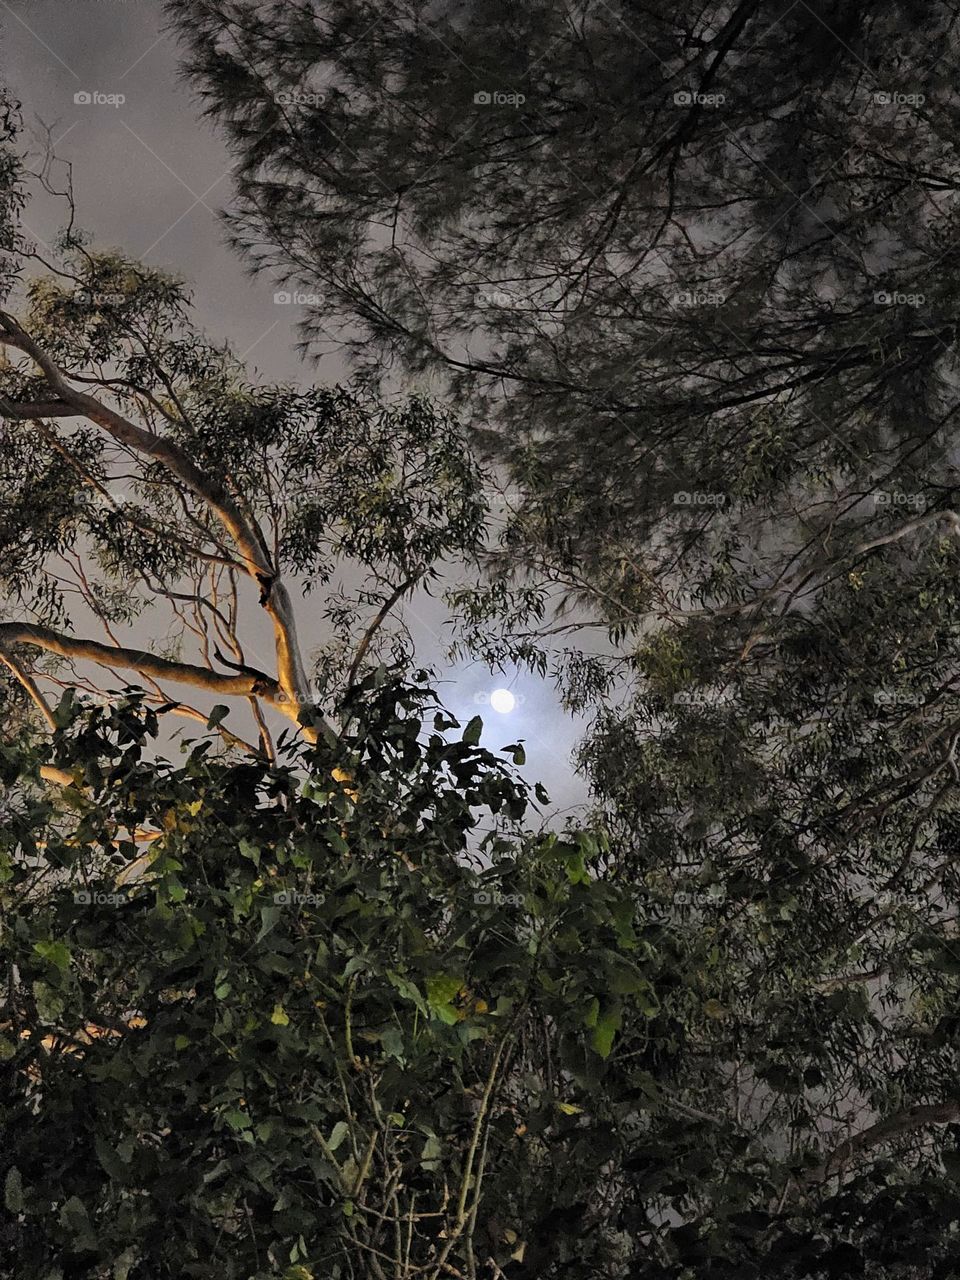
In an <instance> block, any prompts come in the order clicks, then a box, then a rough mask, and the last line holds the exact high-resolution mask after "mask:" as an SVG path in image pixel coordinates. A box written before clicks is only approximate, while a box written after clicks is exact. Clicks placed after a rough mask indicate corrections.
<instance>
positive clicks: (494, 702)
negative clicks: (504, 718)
mask: <svg viewBox="0 0 960 1280" xmlns="http://www.w3.org/2000/svg"><path fill="white" fill-rule="evenodd" d="M490 705H491V707H493V709H494V711H499V712H500V714H501V715H506V714H507V713H508V712H509V711H512V710H513V708H514V707H515V706H516V705H517V700H516V698H515V697H514V696H513V694H512V693H511V692H510V690H509V689H494V691H493V693H491V695H490Z"/></svg>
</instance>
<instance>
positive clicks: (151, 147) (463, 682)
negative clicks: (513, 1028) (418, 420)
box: [0, 0, 584, 810]
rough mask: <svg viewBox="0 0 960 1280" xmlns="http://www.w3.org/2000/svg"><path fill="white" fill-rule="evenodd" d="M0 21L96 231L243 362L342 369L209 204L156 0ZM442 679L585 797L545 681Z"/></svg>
mask: <svg viewBox="0 0 960 1280" xmlns="http://www.w3.org/2000/svg"><path fill="white" fill-rule="evenodd" d="M0 34H2V41H0V49H2V51H3V52H2V60H3V67H2V70H3V78H4V80H5V82H6V83H7V84H8V86H9V87H10V88H11V90H12V91H13V93H14V94H15V96H16V97H17V98H18V99H19V100H20V102H21V103H22V107H23V115H24V120H25V123H26V126H27V133H28V138H32V139H33V140H34V145H35V147H37V148H39V147H40V145H41V144H42V140H43V138H44V136H45V134H46V131H47V130H49V131H50V136H51V138H52V140H53V142H54V144H55V151H56V154H57V156H58V157H59V158H60V159H62V160H65V161H69V162H70V163H71V164H72V166H73V185H74V193H75V197H76V204H77V214H78V222H79V224H80V225H81V226H82V227H83V228H84V229H85V230H87V231H89V232H90V233H91V234H92V235H93V237H94V239H95V242H96V243H97V244H98V245H100V246H102V247H107V246H115V247H117V248H119V249H122V250H123V252H124V253H126V254H128V255H130V256H132V257H134V258H137V259H140V260H142V261H144V262H146V263H148V264H150V265H151V266H156V267H162V268H165V269H167V270H170V271H173V272H175V273H177V274H179V275H180V276H182V277H183V278H184V279H186V280H187V281H189V283H190V286H191V288H192V291H193V298H194V304H195V310H196V315H197V319H198V322H199V324H200V325H201V326H202V327H203V328H205V329H206V330H207V331H208V332H209V333H210V334H211V336H213V337H215V338H217V339H226V340H227V341H229V342H230V344H231V345H232V347H233V349H234V350H235V351H236V352H237V354H238V355H240V356H242V357H243V359H244V360H245V361H246V363H247V365H248V368H249V369H250V371H251V376H256V377H259V378H260V379H262V380H264V381H297V382H307V381H320V382H335V381H337V380H338V379H339V378H341V377H343V375H344V370H343V368H342V367H341V366H340V365H339V364H338V363H337V362H336V357H327V358H326V359H325V360H324V361H322V362H321V363H320V364H319V365H312V366H309V367H307V366H305V365H303V364H302V363H301V362H300V361H299V359H298V357H297V355H296V352H295V349H294V322H295V318H296V317H295V308H294V307H292V306H290V305H282V304H281V305H278V304H277V303H276V302H275V301H274V290H273V287H272V284H271V282H270V281H269V280H266V279H262V280H255V281H251V280H250V279H249V277H248V276H246V275H245V273H244V271H243V269H242V266H241V264H240V262H239V261H238V259H237V258H236V257H235V256H234V255H233V254H232V252H231V251H230V250H228V249H227V248H226V246H225V245H224V243H223V238H222V234H221V228H220V226H219V224H218V219H217V214H218V211H219V209H221V208H222V207H223V206H224V205H225V204H227V203H228V202H229V200H230V196H231V172H230V171H231V164H230V158H229V156H228V154H227V152H226V149H225V147H224V146H223V144H222V142H221V141H220V139H219V138H218V136H217V134H216V132H215V130H214V129H213V128H212V127H211V126H210V125H209V124H208V123H205V122H203V121H201V120H200V119H199V118H198V112H197V110H196V103H195V101H194V100H193V98H192V96H191V93H190V91H189V90H188V89H187V87H186V86H185V85H184V84H183V83H182V82H181V81H180V80H179V79H178V75H177V70H178V62H177V48H176V45H175V42H174V41H173V39H172V38H171V36H170V35H169V33H168V32H167V31H165V29H164V25H163V20H162V13H161V6H160V3H159V0H0ZM63 216H64V215H63V208H62V206H61V205H60V203H59V202H57V201H54V200H51V199H48V198H46V197H43V196H38V197H36V198H35V199H34V200H33V201H32V203H31V205H30V207H29V208H28V210H27V214H26V222H27V228H28V234H30V235H31V236H32V237H33V238H34V239H35V240H36V241H37V242H38V243H39V244H41V245H44V244H49V243H50V242H51V240H52V237H53V236H54V234H55V232H56V229H57V227H58V225H59V224H60V223H61V222H62V221H63ZM301 615H302V616H303V618H304V622H305V623H306V625H304V623H301V629H302V631H303V632H304V633H305V639H306V641H307V643H308V644H309V642H310V640H311V638H312V639H313V640H314V642H316V641H317V640H319V639H320V638H321V637H320V636H319V635H318V634H315V635H314V636H313V637H311V635H310V630H309V616H308V611H307V610H301ZM406 617H407V620H408V623H409V624H410V626H411V630H412V631H413V633H414V635H415V637H416V638H417V641H418V644H419V646H420V649H421V654H422V657H423V659H424V661H426V662H435V661H437V660H438V658H439V655H440V652H441V648H442V642H441V636H442V634H443V617H444V615H443V612H442V610H440V609H438V608H437V607H431V605H430V602H428V601H424V600H423V599H415V600H414V601H413V603H412V605H410V606H408V611H407V614H406ZM264 647H265V648H266V645H265V646H264ZM250 652H251V653H252V654H254V655H255V649H254V648H251V650H250ZM447 677H448V680H449V683H446V684H445V685H444V686H442V694H443V697H444V700H445V702H446V704H447V705H448V706H449V708H450V710H451V711H453V713H454V714H456V715H458V716H469V715H471V714H474V713H475V712H476V711H478V710H479V711H480V712H481V713H482V714H483V716H484V720H485V722H486V723H487V725H488V730H487V732H485V735H484V742H485V743H486V744H487V745H489V746H491V747H499V746H501V745H503V744H504V743H506V742H508V741H514V740H515V739H516V738H518V737H519V738H522V739H524V740H525V742H526V743H527V756H528V763H527V767H526V769H525V770H524V772H525V773H526V775H527V776H528V777H530V778H531V779H541V780H542V781H543V782H544V783H545V784H546V786H547V787H548V789H549V791H550V793H551V795H552V797H553V801H554V804H555V806H556V808H557V809H560V810H565V809H566V808H567V807H568V806H572V805H575V804H577V803H578V802H580V801H581V800H582V799H583V796H584V793H583V788H582V786H581V784H580V782H579V780H578V779H576V778H575V777H574V776H573V773H572V770H571V767H570V752H571V749H572V747H573V745H574V743H575V741H576V738H577V736H578V732H579V729H580V727H581V726H579V725H578V724H577V723H576V722H574V721H572V720H571V719H570V718H569V717H568V716H566V715H564V713H563V712H562V711H561V710H560V708H559V706H558V704H557V700H556V697H555V695H554V692H553V690H552V688H551V687H550V686H549V685H548V684H545V683H543V682H541V681H538V680H536V679H535V678H533V677H531V676H529V675H526V674H517V673H511V672H508V673H506V674H505V675H503V676H501V677H498V678H491V676H490V675H489V674H488V673H487V672H486V671H485V670H484V669H482V668H481V667H479V666H464V667H461V668H458V669H457V670H455V671H453V670H451V671H448V672H447ZM502 685H506V686H507V687H509V688H511V689H512V690H513V691H514V693H515V694H516V695H517V706H516V707H515V709H514V710H513V711H511V712H510V713H509V715H498V714H497V713H496V712H495V711H493V710H491V709H489V708H488V707H487V706H486V705H485V702H486V699H487V697H488V696H489V693H490V691H491V690H493V689H495V688H497V687H498V686H502Z"/></svg>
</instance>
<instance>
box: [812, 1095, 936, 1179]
mask: <svg viewBox="0 0 960 1280" xmlns="http://www.w3.org/2000/svg"><path fill="white" fill-rule="evenodd" d="M957 1120H960V1099H957V1100H952V1101H949V1102H937V1103H932V1104H918V1105H916V1106H912V1107H907V1108H906V1109H905V1110H903V1111H897V1112H895V1113H894V1114H893V1115H892V1116H887V1118H886V1119H885V1120H879V1121H877V1123H876V1124H873V1125H871V1126H870V1127H869V1128H868V1129H863V1130H861V1132H860V1133H855V1134H853V1135H852V1136H851V1137H849V1138H847V1139H845V1140H844V1141H843V1142H841V1143H840V1145H839V1146H837V1147H834V1149H833V1150H832V1151H831V1152H829V1154H828V1155H827V1156H826V1157H825V1158H824V1159H823V1160H821V1161H820V1163H819V1164H818V1165H816V1166H815V1167H814V1168H812V1169H809V1170H807V1172H806V1173H804V1174H803V1175H802V1177H801V1179H800V1185H801V1186H815V1185H817V1184H819V1183H821V1182H826V1181H827V1179H828V1178H832V1177H833V1176H834V1175H835V1174H840V1173H843V1172H844V1171H845V1170H846V1168H847V1166H848V1165H850V1164H851V1162H853V1161H855V1160H857V1159H858V1158H859V1157H860V1156H863V1155H865V1154H866V1153H867V1152H870V1151H872V1150H873V1149H874V1148H875V1147H879V1146H883V1145H884V1144H885V1143H887V1142H892V1141H894V1140H895V1139H896V1138H900V1137H902V1136H903V1135H904V1134H908V1133H913V1132H914V1131H915V1130H917V1129H925V1128H926V1127H927V1126H928V1125H936V1124H953V1123H955V1122H956V1121H957Z"/></svg>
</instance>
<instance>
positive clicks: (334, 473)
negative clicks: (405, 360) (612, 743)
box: [0, 227, 485, 754]
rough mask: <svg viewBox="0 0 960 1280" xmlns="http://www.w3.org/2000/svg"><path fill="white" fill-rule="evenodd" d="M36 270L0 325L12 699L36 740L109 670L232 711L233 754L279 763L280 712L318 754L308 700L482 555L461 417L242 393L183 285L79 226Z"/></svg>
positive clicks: (331, 394)
mask: <svg viewBox="0 0 960 1280" xmlns="http://www.w3.org/2000/svg"><path fill="white" fill-rule="evenodd" d="M37 254H38V251H37V250H36V248H35V246H31V245H30V243H29V242H27V241H26V240H25V239H24V238H23V237H22V236H19V235H18V233H16V232H14V233H13V241H12V244H11V252H10V253H9V255H8V263H9V264H10V269H11V279H10V286H9V289H8V294H7V297H6V299H5V302H4V306H3V309H2V311H0V353H2V365H0V433H2V462H0V561H2V569H0V596H2V606H0V607H2V610H3V616H2V621H0V663H2V664H3V669H4V674H5V676H6V677H7V684H6V686H5V687H6V690H7V696H8V697H10V698H13V697H14V695H15V692H16V693H17V694H19V697H20V701H21V702H24V701H29V702H30V703H32V705H33V708H34V710H35V711H37V712H39V714H40V715H41V716H42V717H43V718H44V719H45V720H46V722H47V724H48V725H49V726H52V725H53V724H54V719H55V718H54V716H53V712H52V707H51V703H50V700H49V697H48V696H47V695H48V694H49V692H50V689H51V687H52V686H56V685H59V686H61V687H64V688H65V687H67V686H68V685H69V686H70V687H71V688H74V689H80V690H85V691H87V692H88V693H91V694H94V695H96V694H97V693H98V692H99V691H101V690H102V686H103V680H104V676H103V673H104V672H112V673H115V674H120V675H122V677H123V679H124V680H125V681H126V682H128V683H131V684H140V685H143V686H144V687H146V688H147V689H148V690H149V693H150V696H151V698H152V700H153V702H154V705H161V704H162V705H164V707H165V708H166V709H167V710H168V711H170V712H172V713H175V714H178V715H182V716H187V717H189V718H192V719H193V720H195V721H199V722H200V723H202V724H205V723H206V722H207V718H208V711H209V702H210V697H211V696H213V697H215V698H216V699H227V700H230V699H243V700H245V701H246V703H248V704H249V706H250V708H251V709H252V713H253V717H254V720H255V726H256V727H255V729H254V734H255V735H256V734H257V733H259V744H258V745H253V744H250V743H247V742H245V741H244V740H243V739H242V738H241V737H239V736H238V735H237V734H236V733H232V732H230V731H228V730H227V729H226V727H225V726H222V729H221V731H222V733H223V735H224V737H225V738H226V740H227V741H228V742H229V744H230V745H232V746H234V747H240V748H249V749H257V750H260V749H262V750H264V751H267V752H268V754H269V753H272V750H273V747H272V734H273V731H274V730H275V728H276V719H275V718H276V716H277V715H279V716H280V717H282V718H285V719H286V720H287V721H288V722H289V723H290V724H292V725H293V726H295V727H296V729H297V731H298V732H299V731H300V729H303V731H304V732H305V733H306V734H307V736H308V737H315V736H316V733H317V730H318V726H319V725H321V724H322V723H323V716H322V712H321V709H320V703H322V702H325V703H328V704H329V703H332V702H333V701H335V700H336V699H337V698H338V697H340V696H342V695H343V694H344V693H345V692H346V691H347V690H348V689H349V688H350V686H351V685H352V684H354V683H355V682H356V681H357V680H358V679H359V678H361V677H362V675H363V674H364V672H366V671H367V670H368V669H369V668H370V666H371V665H376V663H377V661H379V660H380V659H381V658H387V659H391V660H394V661H397V662H404V661H407V660H408V659H409V651H408V646H407V645H406V643H405V641H404V637H403V629H402V626H401V627H400V628H394V629H393V631H392V632H391V631H390V626H389V623H390V615H391V611H392V610H395V608H396V606H397V605H398V603H399V602H400V601H402V599H403V598H404V597H405V596H406V595H409V594H410V593H411V592H413V591H415V590H416V589H417V588H418V587H421V586H429V583H430V581H431V580H432V578H434V577H435V576H436V575H437V573H438V566H439V565H440V564H441V563H442V562H443V561H444V560H445V559H446V558H448V557H451V556H454V557H457V556H459V557H470V556H471V555H474V554H476V553H477V551H478V550H479V548H480V545H481V543H482V538H483V526H484V514H485V500H484V495H483V490H482V486H481V475H480V472H479V470H478V468H477V466H476V464H475V463H474V462H473V460H472V459H471V457H470V455H469V453H468V451H467V450H466V449H465V448H464V447H463V444H462V441H461V439H460V435H459V433H458V431H457V430H456V426H455V422H454V419H453V417H452V416H451V415H450V414H449V413H447V412H445V411H443V410H442V409H440V408H438V407H437V406H435V405H433V404H431V403H430V402H429V401H428V400H426V399H424V398H422V397H416V396H412V397H405V398H398V399H395V400H394V401H392V402H390V403H386V402H383V401H380V400H377V399H376V398H375V397H374V396H373V395H372V394H370V393H368V392H366V391H364V390H362V389H360V388H350V387H346V386H338V387H313V388H308V389H297V388H294V387H284V386H264V385H256V384H253V383H251V382H250V381H249V380H248V378H247V375H246V373H245V371H244V369H243V367H242V365H241V364H240V362H239V361H238V360H237V359H236V358H235V357H234V356H233V355H232V354H231V353H230V351H229V350H228V349H227V348H225V347H223V346H217V345H215V344H214V343H212V342H211V341H209V340H208V339H207V338H206V337H204V336H203V335H202V334H200V333H198V331H197V330H196V328H195V327H194V326H193V324H192V323H191V319H190V308H189V299H188V295H187V293H186V290H185V287H184V285H183V284H182V283H181V282H180V281H178V280H175V279H173V278H171V277H170V276H168V275H166V274H164V273H162V272H159V271H155V270H152V269H148V268H146V267H144V266H142V265H139V264H137V263H135V262H132V261H129V260H128V259H125V258H124V257H123V256H122V255H121V254H118V253H106V252H100V251H96V250H93V249H91V248H90V247H89V246H88V245H87V244H86V243H85V241H84V239H83V237H82V236H81V235H79V234H78V233H77V232H76V231H75V230H73V229H72V227H71V228H70V229H68V230H67V232H66V233H65V234H64V237H63V240H62V243H61V245H60V246H59V257H58V260H57V261H56V262H55V263H48V264H46V266H47V269H44V270H43V271H42V274H37V273H36V270H35V269H36V266H37V263H36V262H35V261H31V259H34V258H36V256H37ZM30 268H34V270H33V271H32V272H31V271H30V270H29V269H30ZM311 593H312V597H311ZM298 596H299V597H301V598H304V599H306V600H307V605H308V608H309V613H307V611H306V609H305V608H304V606H303V605H302V604H299V603H298V601H297V597H298ZM314 600H316V603H314ZM258 612H259V613H260V614H261V615H262V616H263V617H264V618H265V621H266V622H267V624H268V625H267V626H264V625H263V624H262V623H260V622H258V619H257V617H256V615H257V613H258ZM298 612H299V613H300V617H299V618H298V616H297V614H298ZM308 624H309V625H310V626H312V628H313V636H312V642H313V647H314V652H313V654H312V656H311V655H309V654H308V648H307V646H308V645H309V644H310V642H311V636H310V635H309V633H308V630H307V627H308ZM324 632H326V637H325V636H324V634H323V633H324ZM321 641H324V643H322V644H321ZM98 671H99V672H100V673H101V674H100V675H99V676H98V675H97V672H98ZM191 697H192V698H193V699H194V701H195V700H196V698H197V697H200V698H201V699H204V698H205V699H206V707H198V706H196V705H194V701H191Z"/></svg>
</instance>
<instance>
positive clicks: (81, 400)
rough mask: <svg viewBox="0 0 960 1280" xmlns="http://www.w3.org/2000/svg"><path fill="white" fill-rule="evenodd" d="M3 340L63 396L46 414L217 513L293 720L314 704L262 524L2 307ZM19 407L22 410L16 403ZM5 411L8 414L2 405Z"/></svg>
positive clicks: (312, 734)
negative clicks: (67, 368) (260, 618)
mask: <svg viewBox="0 0 960 1280" xmlns="http://www.w3.org/2000/svg"><path fill="white" fill-rule="evenodd" d="M0 344H2V345H4V346H8V347H12V348H14V349H15V350H17V351H20V352H22V353H23V354H24V355H26V356H28V357H29V358H30V359H31V360H33V362H34V363H35V364H36V365H37V366H38V367H39V368H40V370H41V372H42V373H43V375H44V377H45V378H46V380H47V382H48V383H49V385H50V388H51V390H52V391H53V393H54V395H55V396H56V397H57V398H58V399H57V401H56V402H55V403H57V404H62V405H63V406H64V408H63V409H58V410H56V411H52V412H50V413H48V414H47V415H46V416H52V417H58V416H65V415H66V414H68V413H69V415H70V416H75V415H82V416H85V417H87V418H88V419H89V420H90V421H91V422H93V423H95V424H96V425H97V426H99V427H101V428H102V429H103V430H104V431H106V432H107V434H108V435H109V436H111V437H112V439H114V440H116V441H117V442H118V443H120V444H122V445H125V446H126V447H127V448H129V449H131V450H133V451H134V452H135V453H137V454H140V455H143V456H146V457H148V458H150V459H152V460H153V461H155V462H157V463H159V464H160V465H161V466H163V467H164V468H165V469H166V470H167V471H168V472H169V473H170V474H171V475H172V476H174V477H175V478H176V479H177V480H179V481H180V482H181V484H183V485H184V486H185V487H186V488H187V489H189V490H190V492H191V493H193V494H194V495H195V496H196V497H198V498H199V499H200V500H201V501H202V502H203V503H204V504H205V506H207V508H208V509H209V510H210V511H211V512H212V513H213V514H214V515H215V516H216V517H217V519H218V520H219V522H220V523H221V525H222V526H223V527H224V529H225V530H226V531H227V533H228V534H229V535H230V537H231V538H232V540H233V542H234V545H235V546H236V547H237V550H238V552H239V553H240V557H241V559H242V561H243V567H244V570H245V572H246V573H247V574H248V575H249V576H250V577H251V578H253V579H254V580H255V581H256V582H257V583H258V584H259V586H260V605H261V607H262V608H263V609H264V610H265V611H266V613H267V614H268V616H269V617H270V619H271V621H272V623H273V630H274V640H275V644H276V652H277V670H278V675H279V685H280V688H281V689H282V690H283V692H284V693H285V694H286V696H287V700H288V701H289V702H290V703H292V707H291V711H292V713H293V714H292V716H291V718H296V715H297V711H296V708H298V707H304V706H308V705H310V702H311V698H310V686H309V682H308V680H307V676H306V671H305V668H304V665H303V659H302V657H301V654H300V649H299V644H298V641H297V634H296V623H295V618H294V614H293V606H292V603H291V600H290V596H289V593H288V591H287V589H286V587H285V586H284V584H283V582H282V581H281V580H280V576H279V571H278V569H277V567H276V566H275V565H274V564H273V562H272V560H271V557H270V553H269V550H268V548H267V544H266V540H265V538H264V536H263V534H262V532H261V530H260V529H259V527H258V526H257V524H256V522H255V521H252V520H250V519H249V518H248V517H247V516H246V515H245V514H244V512H243V511H242V510H241V508H240V506H238V504H237V503H236V502H235V501H234V499H233V498H232V497H231V496H230V494H229V493H228V492H227V490H226V489H225V487H224V485H223V484H221V482H220V481H219V480H218V479H217V478H216V476H214V475H212V474H210V473H209V472H206V471H204V470H203V469H202V468H201V467H199V466H197V464H196V463H195V462H194V461H193V459H192V458H191V457H190V456H189V455H188V454H187V453H186V452H185V451H184V450H183V449H182V448H181V447H180V445H178V444H177V443H176V442H175V441H173V440H171V439H169V438H168V437H165V436H160V435H156V434H154V433H153V432H150V431H147V430H145V429H144V428H143V427H140V426H137V425H136V423H134V422H131V421H130V419H129V418H127V417H125V416H124V415H123V414H121V413H119V412H117V411H116V410H115V409H112V408H110V407H109V406H108V405H105V404H103V403H102V402H101V401H100V400H98V399H97V398H96V397H95V396H92V395H90V394H88V393H87V392H85V391H81V390H79V389H78V388H77V387H75V386H73V385H72V384H71V383H70V382H69V380H68V378H67V377H66V376H65V375H64V373H63V372H62V371H61V369H60V367H59V366H58V365H57V363H56V361H54V360H53V359H52V358H51V357H50V355H49V354H48V353H47V352H46V351H45V350H44V349H43V347H42V346H41V345H40V344H39V343H38V342H36V341H35V340H34V339H33V338H32V337H31V336H30V335H29V334H28V333H27V332H26V330H24V329H23V328H22V327H21V325H20V324H19V323H18V322H17V321H16V320H15V319H14V317H13V316H11V315H9V314H8V313H6V312H3V311H0ZM51 403H53V402H51ZM13 408H14V410H15V411H16V406H13ZM0 412H6V409H5V408H4V406H3V405H2V404H0ZM32 416H37V415H36V413H34V414H33V415H32ZM144 670H145V669H144ZM288 714H290V712H288ZM298 723H299V721H298ZM303 732H304V734H305V736H307V737H308V738H311V739H315V738H316V731H315V730H312V729H310V728H308V727H305V728H304V729H303Z"/></svg>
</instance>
